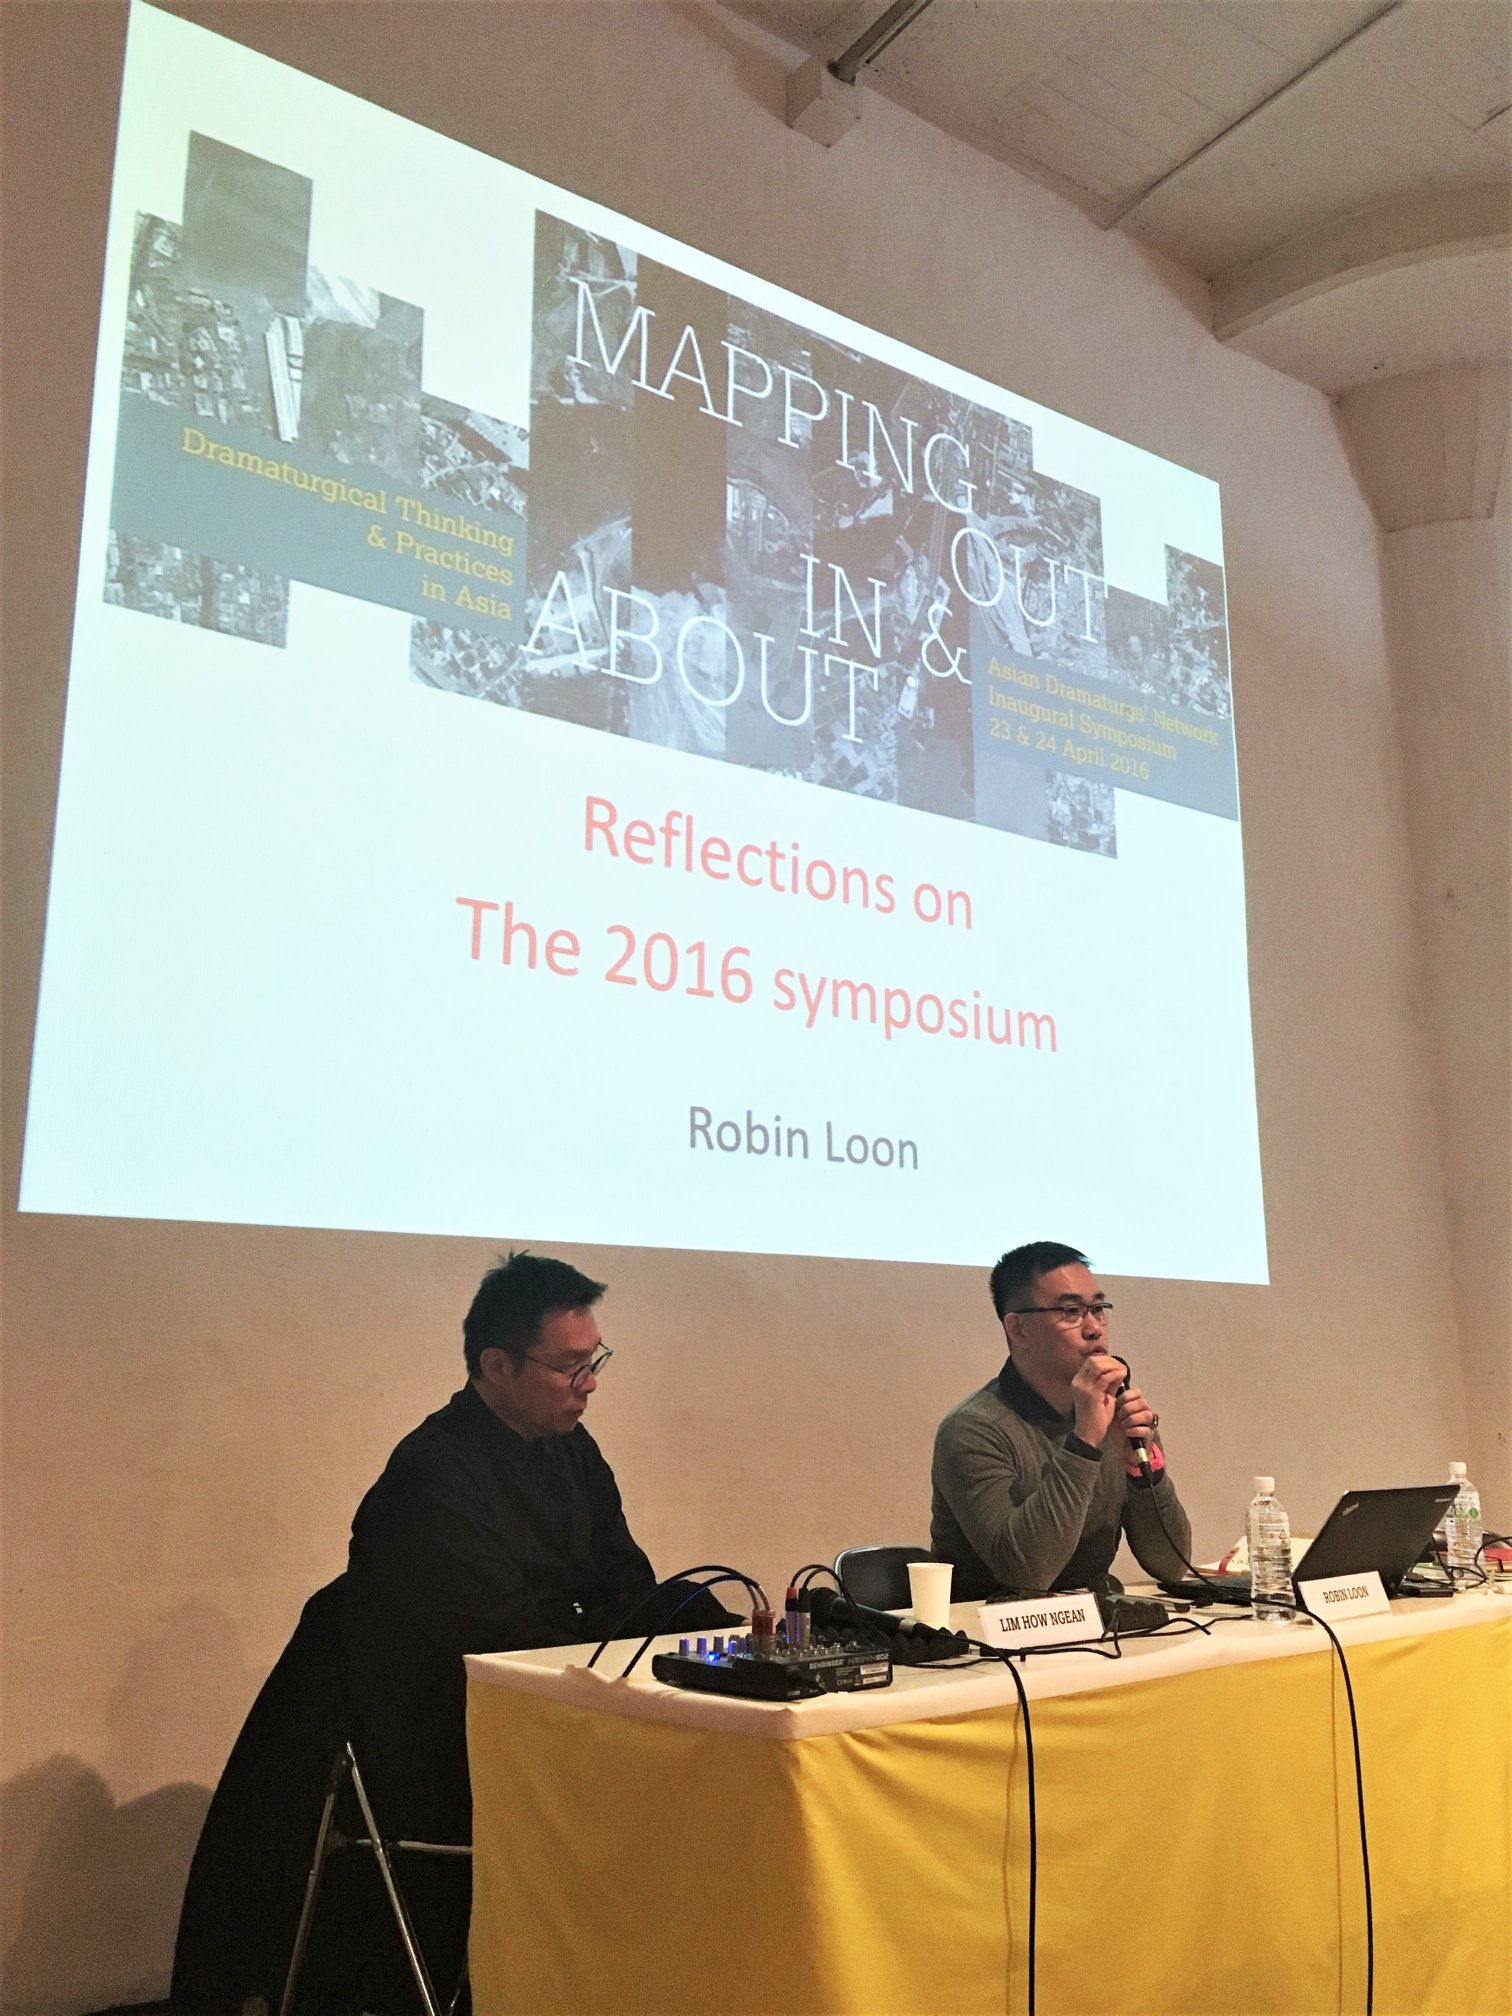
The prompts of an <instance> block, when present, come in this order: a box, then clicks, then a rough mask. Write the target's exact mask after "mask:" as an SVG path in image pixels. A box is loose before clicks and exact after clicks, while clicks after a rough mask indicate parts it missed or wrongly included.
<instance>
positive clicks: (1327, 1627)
mask: <svg viewBox="0 0 1512 2016" xmlns="http://www.w3.org/2000/svg"><path fill="white" fill-rule="evenodd" d="M1309 1614H1310V1613H1309ZM1312 1621H1313V1623H1314V1624H1316V1625H1317V1627H1318V1629H1319V1630H1320V1631H1324V1632H1326V1633H1327V1634H1328V1642H1329V1644H1330V1645H1332V1646H1333V1649H1334V1654H1335V1657H1336V1658H1337V1659H1338V1662H1339V1671H1340V1672H1341V1673H1342V1674H1343V1675H1344V1698H1345V1700H1346V1701H1348V1703H1349V1735H1350V1741H1351V1742H1352V1743H1353V1745H1354V1768H1355V1811H1356V1812H1357V1814H1358V1815H1359V1820H1360V1869H1361V1872H1362V1874H1363V1875H1364V1878H1365V2016H1372V2012H1373V2010H1374V2008H1375V1910H1374V1906H1373V1903H1372V1900H1371V1893H1370V1843H1369V1841H1368V1840H1367V1838H1366V1834H1365V1774H1364V1772H1363V1770H1362V1769H1361V1766H1360V1724H1359V1721H1358V1719H1357V1717H1356V1715H1355V1698H1354V1683H1353V1681H1351V1679H1350V1677H1349V1661H1348V1660H1347V1659H1346V1658H1345V1657H1344V1647H1343V1646H1342V1645H1341V1644H1340V1643H1339V1640H1338V1638H1337V1637H1336V1636H1335V1633H1334V1628H1333V1626H1332V1625H1331V1624H1329V1623H1327V1622H1326V1621H1325V1620H1324V1619H1323V1618H1321V1617H1314V1618H1313V1619H1312Z"/></svg>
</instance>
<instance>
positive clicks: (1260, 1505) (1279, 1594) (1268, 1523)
mask: <svg viewBox="0 0 1512 2016" xmlns="http://www.w3.org/2000/svg"><path fill="white" fill-rule="evenodd" d="M1244 1537H1245V1540H1246V1542H1247V1544H1248V1547H1249V1568H1250V1609H1251V1612H1252V1613H1253V1615H1254V1618H1255V1621H1256V1623H1257V1624H1285V1623H1288V1622H1289V1621H1290V1620H1291V1618H1292V1616H1293V1614H1294V1612H1295V1609H1296V1597H1295V1596H1294V1595H1293V1594H1292V1569H1291V1526H1290V1523H1289V1522H1288V1520H1287V1517H1286V1513H1285V1511H1284V1510H1283V1509H1282V1506H1281V1503H1280V1501H1279V1499H1278V1498H1277V1497H1276V1480H1275V1478H1274V1477H1257V1478H1256V1479H1255V1495H1254V1497H1253V1498H1252V1499H1251V1500H1250V1508H1249V1516H1248V1518H1247V1519H1246V1520H1245V1522H1244Z"/></svg>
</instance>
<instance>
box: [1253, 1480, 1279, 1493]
mask: <svg viewBox="0 0 1512 2016" xmlns="http://www.w3.org/2000/svg"><path fill="white" fill-rule="evenodd" d="M1275 1489H1276V1480H1275V1478H1274V1477H1257V1478H1256V1479H1255V1496H1256V1497H1257V1498H1269V1497H1271V1496H1272V1494H1273V1493H1274V1491H1275Z"/></svg>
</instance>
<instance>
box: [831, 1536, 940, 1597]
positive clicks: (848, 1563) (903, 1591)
mask: <svg viewBox="0 0 1512 2016" xmlns="http://www.w3.org/2000/svg"><path fill="white" fill-rule="evenodd" d="M929 1558H930V1553H929V1549H928V1548H927V1547H847V1548H846V1550H845V1552H844V1553H843V1554H839V1555H837V1556H836V1557H835V1574H836V1576H837V1577H838V1578H839V1582H840V1587H841V1588H842V1589H843V1590H844V1591H845V1593H846V1595H847V1596H849V1597H850V1599H851V1601H852V1602H853V1603H866V1604H869V1605H870V1607H871V1608H872V1609H873V1610H906V1609H907V1608H908V1605H909V1603H910V1601H911V1600H912V1599H911V1598H910V1596H909V1593H908V1564H909V1562H910V1561H927V1560H929Z"/></svg>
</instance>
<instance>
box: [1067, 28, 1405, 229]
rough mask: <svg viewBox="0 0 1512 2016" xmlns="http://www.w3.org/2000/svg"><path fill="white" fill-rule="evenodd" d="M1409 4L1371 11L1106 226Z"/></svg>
mask: <svg viewBox="0 0 1512 2016" xmlns="http://www.w3.org/2000/svg"><path fill="white" fill-rule="evenodd" d="M1406 4H1407V0H1384V4H1383V5H1382V6H1379V7H1377V8H1376V10H1375V12H1374V13H1373V14H1370V15H1368V16H1367V17H1366V18H1365V20H1363V21H1362V22H1361V23H1360V25H1359V27H1358V28H1351V29H1350V31H1349V33H1348V34H1347V35H1346V36H1344V37H1343V39H1342V40H1341V41H1338V42H1336V43H1335V44H1334V45H1333V47H1332V48H1331V49H1325V50H1324V51H1323V54H1322V55H1321V56H1317V57H1315V58H1314V59H1313V61H1312V62H1311V63H1309V64H1308V65H1307V66H1306V68H1305V69H1302V70H1299V71H1298V72H1297V73H1296V75H1295V76H1294V77H1288V78H1287V80H1286V82H1285V83H1284V84H1278V85H1277V86H1276V88H1275V90H1274V91H1268V92H1267V93H1266V95H1265V96H1264V97H1263V98H1262V99H1260V101H1259V102H1258V104H1255V105H1251V107H1250V108H1249V110H1248V111H1247V112H1241V113H1240V114H1239V117H1238V118H1237V119H1231V120H1230V121H1229V123H1228V125H1227V126H1225V127H1224V128H1223V130H1222V132H1220V133H1215V134H1214V135H1213V137H1212V139H1211V140H1204V141H1203V143H1202V145H1201V146H1200V147H1194V148H1193V150H1192V152H1191V153H1190V154H1188V155H1187V156H1186V157H1185V159H1184V160H1181V161H1178V162H1177V163H1176V165H1175V167H1174V168H1167V169H1166V170H1165V172H1164V174H1161V175H1157V176H1156V178H1155V180H1154V181H1153V182H1149V183H1146V185H1145V187H1144V188H1143V189H1140V190H1138V191H1137V192H1136V193H1135V194H1134V195H1133V196H1130V197H1129V198H1128V200H1127V201H1126V202H1125V203H1122V204H1121V205H1120V206H1119V208H1118V209H1117V210H1115V211H1114V212H1113V214H1112V216H1111V217H1109V218H1107V219H1106V220H1105V221H1104V222H1103V229H1104V230H1105V231H1111V230H1112V228H1113V226H1114V225H1115V224H1121V223H1122V222H1123V221H1124V219H1125V218H1126V217H1128V216H1129V215H1131V213H1132V212H1134V211H1135V210H1137V209H1138V208H1139V206H1140V204H1141V203H1146V202H1148V201H1149V199H1150V198H1151V197H1152V196H1153V195H1155V194H1156V192H1157V191H1158V190H1161V189H1164V188H1166V187H1168V186H1169V184H1171V183H1172V182H1174V181H1175V180H1176V178H1177V176H1178V175H1184V174H1185V173H1186V172H1187V170H1188V169H1189V168H1192V167H1194V166H1195V165H1196V163H1197V162H1199V161H1202V160H1205V159H1206V157H1207V156H1208V155H1209V154H1211V153H1212V152H1213V150H1214V148H1215V147H1221V146H1222V145H1223V143H1224V141H1225V140H1227V139H1229V138H1230V136H1231V135H1232V134H1235V133H1238V132H1239V131H1240V130H1241V129H1242V128H1243V127H1245V126H1248V125H1249V123H1250V121H1251V120H1252V119H1258V118H1259V116H1260V114H1261V113H1262V112H1264V111H1265V110H1266V109H1267V108H1268V107H1269V106H1271V105H1274V104H1275V102H1276V100H1277V99H1278V98H1284V97H1285V96H1286V94H1287V93H1288V92H1289V91H1295V90H1296V88H1297V86H1298V85H1299V84H1300V83H1302V82H1303V81H1304V79H1306V78H1308V77H1312V76H1315V75H1316V74H1317V72H1318V71H1319V70H1321V69H1322V68H1323V66H1324V64H1325V63H1332V62H1333V60H1334V58H1335V57H1336V56H1340V55H1342V54H1343V52H1344V51H1345V50H1346V49H1349V48H1352V47H1353V45H1354V44H1355V43H1356V42H1358V41H1359V40H1360V38H1361V36H1362V35H1368V34H1369V33H1370V31H1371V30H1372V29H1373V28H1376V27H1378V26H1379V25H1380V23H1381V22H1382V21H1384V20H1385V19H1386V18H1387V16H1388V15H1391V14H1395V13H1397V12H1398V11H1399V10H1400V9H1401V8H1402V7H1405V6H1406Z"/></svg>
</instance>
